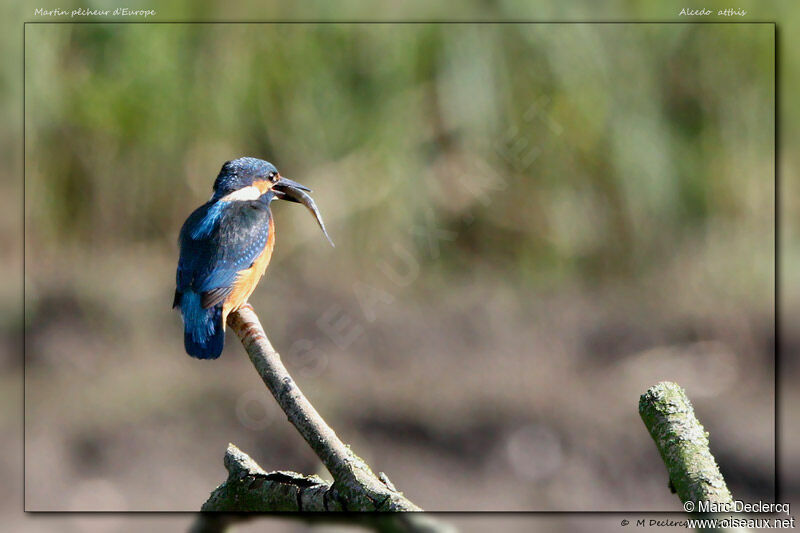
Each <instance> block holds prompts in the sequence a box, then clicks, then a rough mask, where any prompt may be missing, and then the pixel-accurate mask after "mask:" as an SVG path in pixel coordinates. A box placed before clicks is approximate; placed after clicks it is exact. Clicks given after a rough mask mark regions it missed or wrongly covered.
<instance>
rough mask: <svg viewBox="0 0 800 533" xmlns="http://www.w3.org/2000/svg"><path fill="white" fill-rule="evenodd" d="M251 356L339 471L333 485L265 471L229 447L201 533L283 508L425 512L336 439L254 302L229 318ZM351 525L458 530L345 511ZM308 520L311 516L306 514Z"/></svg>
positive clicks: (415, 518)
mask: <svg viewBox="0 0 800 533" xmlns="http://www.w3.org/2000/svg"><path fill="white" fill-rule="evenodd" d="M228 326H230V328H231V329H232V330H233V331H234V332H236V334H237V335H238V336H239V338H240V339H241V341H242V344H243V345H244V347H245V350H247V354H248V356H249V357H250V361H251V362H252V363H253V366H254V367H255V368H256V371H257V372H258V374H259V375H260V376H261V379H262V380H263V381H264V384H265V385H266V386H267V388H268V389H269V390H270V392H271V393H272V395H273V396H274V397H275V400H276V401H277V402H278V404H279V405H280V407H281V409H283V411H284V413H286V416H287V418H288V419H289V421H290V422H291V423H292V424H293V425H294V427H295V428H296V429H297V431H298V432H299V433H300V434H301V435H302V436H303V438H304V439H305V440H306V442H307V443H308V445H309V446H311V448H312V449H313V450H314V452H315V453H316V454H317V456H318V457H319V458H320V459H321V460H322V463H323V464H324V465H325V467H326V468H327V469H328V471H329V472H330V473H331V475H332V476H333V479H334V482H333V483H332V484H331V483H327V482H326V481H324V480H322V479H321V478H319V477H317V476H304V475H302V474H297V473H295V472H269V473H268V472H265V471H264V470H262V469H261V467H259V466H258V464H256V463H255V461H253V460H252V459H251V458H250V457H249V456H248V455H247V454H245V453H244V452H242V451H241V450H239V449H238V448H237V447H236V446H234V445H232V444H231V445H229V446H228V450H227V452H226V454H225V467H226V468H227V470H228V479H227V480H226V481H225V482H224V483H223V484H221V485H220V486H219V487H217V488H216V489H215V490H214V492H213V493H212V494H211V496H210V497H209V499H208V500H207V501H206V502H205V503H204V504H203V507H202V511H217V512H219V514H217V513H214V514H210V513H207V512H204V513H203V514H201V516H200V518H199V519H198V521H197V522H196V523H195V524H194V526H193V530H192V531H195V532H212V531H214V532H216V531H224V530H225V528H226V527H227V526H228V525H229V524H230V523H232V522H235V521H239V520H243V519H247V518H249V517H248V516H247V515H239V514H229V513H241V512H243V511H244V512H249V511H255V512H281V511H421V509H420V508H419V507H418V506H417V505H415V504H414V503H412V502H411V501H409V500H408V499H407V498H406V497H405V496H403V493H401V492H399V491H398V490H397V489H395V488H394V485H392V483H391V482H390V481H388V477H385V474H383V475H382V476H383V477H384V478H385V480H386V481H383V480H382V479H381V478H379V477H378V476H376V475H375V474H374V473H373V472H372V470H371V469H370V467H369V466H368V465H367V464H366V463H365V462H364V461H363V460H362V459H361V458H359V457H358V456H357V455H355V454H354V453H353V452H352V451H351V450H350V448H349V446H347V445H345V444H344V443H343V442H342V441H341V440H339V438H338V437H337V436H336V433H334V431H333V430H332V429H331V428H330V426H328V424H327V423H326V422H325V421H324V420H323V419H322V417H321V416H320V415H319V413H317V411H316V409H314V407H313V406H312V405H311V403H310V402H309V401H308V399H307V398H306V397H305V395H303V393H302V391H300V389H299V388H298V387H297V385H296V384H295V382H294V380H292V378H291V376H290V375H289V373H288V371H287V370H286V367H284V365H283V363H282V362H281V358H280V355H278V353H277V352H276V351H275V350H274V348H273V347H272V344H271V343H270V341H269V339H268V338H267V335H266V334H265V333H264V329H263V328H262V327H261V323H260V322H259V320H258V317H257V316H256V314H255V312H254V311H253V308H252V307H250V306H249V305H247V306H244V307H242V308H241V309H239V310H238V311H236V312H234V313H231V314H230V315H229V316H228ZM310 516H313V517H315V518H314V519H315V520H318V519H322V520H326V521H331V520H339V519H338V518H335V514H331V515H327V514H325V515H310ZM340 516H343V517H344V519H345V520H346V521H348V522H351V523H358V524H361V525H365V526H369V527H371V528H373V529H376V530H378V531H386V532H426V533H427V532H430V533H435V532H444V531H447V532H452V531H454V529H453V528H452V527H451V526H448V525H444V524H441V523H439V522H437V521H434V520H432V519H430V518H428V517H425V516H422V515H418V514H415V513H412V514H406V513H401V514H396V513H394V514H391V515H371V517H369V516H370V515H361V516H359V515H346V516H345V515H340ZM303 518H304V519H308V518H309V515H303Z"/></svg>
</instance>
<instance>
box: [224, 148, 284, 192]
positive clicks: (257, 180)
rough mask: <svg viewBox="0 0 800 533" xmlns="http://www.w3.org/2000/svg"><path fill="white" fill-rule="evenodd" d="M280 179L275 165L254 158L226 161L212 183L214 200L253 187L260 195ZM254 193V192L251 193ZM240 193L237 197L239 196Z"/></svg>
mask: <svg viewBox="0 0 800 533" xmlns="http://www.w3.org/2000/svg"><path fill="white" fill-rule="evenodd" d="M280 178H281V175H280V173H279V172H278V169H277V168H275V165H273V164H272V163H269V162H267V161H264V160H261V159H256V158H255V157H240V158H239V159H234V160H233V161H226V162H225V164H224V165H222V168H221V169H220V171H219V174H218V175H217V179H216V181H214V197H213V199H214V200H219V199H221V198H223V197H225V196H228V195H231V194H234V193H236V192H237V191H242V190H243V189H246V188H248V187H254V188H255V189H257V191H258V192H259V193H260V194H263V193H265V192H267V191H268V190H270V189H271V188H272V187H273V186H274V185H275V183H277V182H278V180H279V179H280ZM252 192H255V191H252ZM241 194H242V193H240V194H239V195H240V196H241Z"/></svg>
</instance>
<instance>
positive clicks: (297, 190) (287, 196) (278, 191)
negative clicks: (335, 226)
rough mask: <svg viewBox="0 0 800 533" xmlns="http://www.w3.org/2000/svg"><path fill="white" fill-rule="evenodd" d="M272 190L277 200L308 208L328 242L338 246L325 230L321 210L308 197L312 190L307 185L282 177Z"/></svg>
mask: <svg viewBox="0 0 800 533" xmlns="http://www.w3.org/2000/svg"><path fill="white" fill-rule="evenodd" d="M272 190H273V191H274V192H275V197H276V198H280V199H281V200H286V201H289V202H295V203H298V204H303V205H304V206H306V209H308V210H309V211H310V212H311V214H312V215H314V218H315V219H317V224H319V227H320V228H321V229H322V233H323V234H324V235H325V238H326V239H328V242H329V243H331V246H336V245H335V244H333V241H332V240H331V238H330V236H329V235H328V230H326V229H325V223H324V222H323V221H322V215H320V213H319V209H317V204H315V203H314V200H313V199H312V198H311V196H309V195H308V193H309V192H311V189H309V188H308V187H306V186H305V185H300V184H299V183H297V182H296V181H292V180H290V179H289V178H284V177H283V176H281V177H280V179H279V180H278V181H277V182H275V184H274V185H273V186H272Z"/></svg>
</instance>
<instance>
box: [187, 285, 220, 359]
mask: <svg viewBox="0 0 800 533" xmlns="http://www.w3.org/2000/svg"><path fill="white" fill-rule="evenodd" d="M180 305H181V315H183V325H184V332H183V344H184V346H185V347H186V353H188V354H189V355H191V356H192V357H196V358H197V359H216V358H217V357H219V356H220V354H221V353H222V347H223V346H224V345H225V330H224V329H222V304H219V305H215V306H214V307H211V308H209V309H203V307H202V305H200V295H199V294H197V293H196V292H193V291H191V290H189V291H186V292H184V293H183V294H182V295H181V299H180Z"/></svg>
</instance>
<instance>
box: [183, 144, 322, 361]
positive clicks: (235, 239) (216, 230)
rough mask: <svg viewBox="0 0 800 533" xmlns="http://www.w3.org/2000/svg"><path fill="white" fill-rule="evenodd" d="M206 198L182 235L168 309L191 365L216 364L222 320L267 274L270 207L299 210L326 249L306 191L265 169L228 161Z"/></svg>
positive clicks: (249, 161)
mask: <svg viewBox="0 0 800 533" xmlns="http://www.w3.org/2000/svg"><path fill="white" fill-rule="evenodd" d="M213 191H214V192H213V194H212V195H211V198H210V199H209V200H208V202H206V203H205V204H203V205H201V206H200V207H198V208H197V209H195V211H194V212H193V213H192V214H191V215H189V218H187V219H186V222H184V224H183V227H182V228H181V231H180V237H179V239H178V242H179V245H180V259H179V260H178V272H177V275H176V284H177V287H176V289H175V299H174V300H173V302H172V307H173V309H174V308H179V309H180V312H181V316H182V318H183V324H184V334H183V341H184V346H185V348H186V353H188V354H189V355H191V356H192V357H196V358H198V359H216V358H218V357H219V356H220V354H221V353H222V348H223V346H224V344H225V322H226V320H227V318H228V314H230V313H232V312H233V311H236V310H237V309H239V308H240V307H241V306H242V305H244V304H245V303H247V299H248V298H249V297H250V295H251V294H252V293H253V291H254V290H255V288H256V285H258V282H259V281H260V280H261V277H262V276H263V275H264V273H265V272H266V270H267V266H268V265H269V260H270V258H271V257H272V249H273V247H274V245H275V222H274V221H273V218H272V212H271V211H270V204H271V203H272V200H274V199H276V198H277V199H279V200H287V201H290V202H295V203H299V204H302V205H304V206H305V207H306V208H307V209H308V210H309V211H310V212H311V213H312V214H313V215H314V217H315V218H316V220H317V223H318V224H319V226H320V228H321V229H322V232H323V234H324V235H325V238H327V239H328V242H330V243H331V246H333V241H332V240H331V238H330V237H329V236H328V232H327V230H326V229H325V223H324V222H323V221H322V216H321V215H320V213H319V210H318V209H317V206H316V205H315V203H314V200H313V199H312V198H311V196H309V194H308V193H309V192H311V189H309V188H308V187H306V186H304V185H301V184H299V183H297V182H296V181H292V180H290V179H288V178H284V177H283V176H281V174H280V173H279V172H278V169H277V168H275V166H274V165H273V164H272V163H269V162H267V161H263V160H261V159H256V158H254V157H241V158H239V159H234V160H232V161H227V162H226V163H225V164H223V165H222V169H221V170H220V171H219V175H217V179H216V180H215V181H214V187H213Z"/></svg>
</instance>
